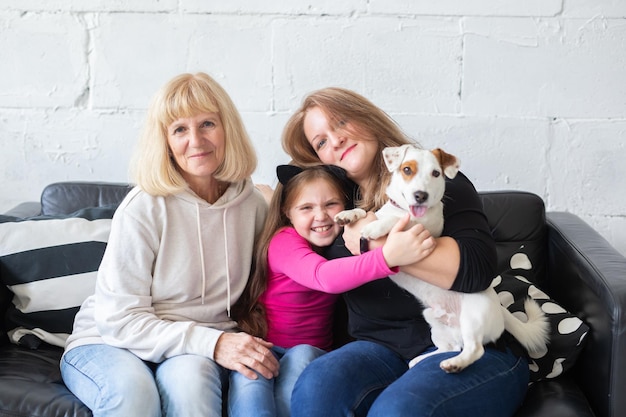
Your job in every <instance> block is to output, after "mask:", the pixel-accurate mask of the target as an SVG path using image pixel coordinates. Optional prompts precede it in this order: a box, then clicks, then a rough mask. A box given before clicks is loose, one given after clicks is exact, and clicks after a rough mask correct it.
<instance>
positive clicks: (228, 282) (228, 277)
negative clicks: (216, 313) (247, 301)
mask: <svg viewBox="0 0 626 417" xmlns="http://www.w3.org/2000/svg"><path fill="white" fill-rule="evenodd" d="M227 211H228V207H226V208H225V209H224V214H223V216H222V227H223V230H224V254H225V255H226V256H225V257H226V259H225V260H226V293H227V297H228V300H227V301H226V313H227V314H228V317H230V307H231V306H230V304H231V303H230V268H229V267H228V260H229V259H230V257H229V256H228V233H226V230H227V229H226V212H227Z"/></svg>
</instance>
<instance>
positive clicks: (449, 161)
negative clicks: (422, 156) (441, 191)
mask: <svg viewBox="0 0 626 417" xmlns="http://www.w3.org/2000/svg"><path fill="white" fill-rule="evenodd" d="M431 152H432V153H433V155H435V157H436V158H437V160H438V161H439V165H441V169H443V173H444V174H445V175H446V177H448V178H450V179H452V178H454V177H456V174H457V173H458V172H459V167H460V166H461V161H459V159H458V158H457V157H456V156H454V155H452V154H449V153H447V152H446V151H444V150H443V149H441V148H437V149H433V150H432V151H431Z"/></svg>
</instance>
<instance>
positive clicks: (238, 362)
mask: <svg viewBox="0 0 626 417" xmlns="http://www.w3.org/2000/svg"><path fill="white" fill-rule="evenodd" d="M272 346H273V344H272V343H270V342H266V341H265V340H263V339H261V338H259V337H254V336H250V335H249V334H247V333H222V335H221V336H220V338H219V339H218V340H217V344H216V345H215V353H214V355H213V356H214V359H215V362H217V363H218V364H220V365H222V366H223V367H224V368H226V369H231V370H233V371H237V372H239V373H241V374H243V375H244V376H246V377H247V378H249V379H257V378H258V375H257V374H256V372H258V373H259V374H261V375H263V376H264V377H265V378H267V379H271V378H273V377H276V376H278V369H279V364H278V360H277V359H276V357H275V356H274V354H273V353H272V352H271V351H270V348H271V347H272ZM254 371H256V372H254Z"/></svg>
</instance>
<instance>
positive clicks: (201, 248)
mask: <svg viewBox="0 0 626 417" xmlns="http://www.w3.org/2000/svg"><path fill="white" fill-rule="evenodd" d="M196 228H197V230H198V246H199V247H200V267H201V269H202V296H201V302H202V304H204V292H205V291H206V269H205V266H204V245H203V244H202V227H201V224H200V205H199V204H198V203H197V202H196Z"/></svg>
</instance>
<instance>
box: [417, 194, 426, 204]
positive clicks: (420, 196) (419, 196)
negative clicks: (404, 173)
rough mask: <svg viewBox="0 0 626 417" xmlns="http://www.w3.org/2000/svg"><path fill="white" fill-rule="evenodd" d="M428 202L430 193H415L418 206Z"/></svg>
mask: <svg viewBox="0 0 626 417" xmlns="http://www.w3.org/2000/svg"><path fill="white" fill-rule="evenodd" d="M426 200H428V193H427V192H426V191H416V192H415V201H416V202H417V203H418V204H422V203H424V202H425V201H426Z"/></svg>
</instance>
